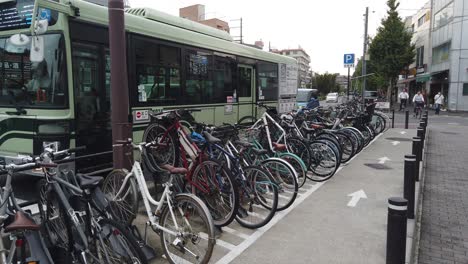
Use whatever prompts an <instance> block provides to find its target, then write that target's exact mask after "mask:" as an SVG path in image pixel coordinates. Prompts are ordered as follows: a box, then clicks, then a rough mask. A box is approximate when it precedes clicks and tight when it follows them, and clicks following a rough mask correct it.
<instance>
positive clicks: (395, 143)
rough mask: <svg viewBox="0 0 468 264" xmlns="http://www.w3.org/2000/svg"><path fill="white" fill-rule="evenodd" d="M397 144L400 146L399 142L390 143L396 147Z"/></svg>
mask: <svg viewBox="0 0 468 264" xmlns="http://www.w3.org/2000/svg"><path fill="white" fill-rule="evenodd" d="M398 144H400V141H393V142H392V145H393V146H396V145H398Z"/></svg>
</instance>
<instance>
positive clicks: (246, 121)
mask: <svg viewBox="0 0 468 264" xmlns="http://www.w3.org/2000/svg"><path fill="white" fill-rule="evenodd" d="M257 120H258V118H256V117H255V116H244V117H242V118H241V119H239V121H237V124H238V125H241V126H248V127H250V126H252V125H253V124H255V122H257Z"/></svg>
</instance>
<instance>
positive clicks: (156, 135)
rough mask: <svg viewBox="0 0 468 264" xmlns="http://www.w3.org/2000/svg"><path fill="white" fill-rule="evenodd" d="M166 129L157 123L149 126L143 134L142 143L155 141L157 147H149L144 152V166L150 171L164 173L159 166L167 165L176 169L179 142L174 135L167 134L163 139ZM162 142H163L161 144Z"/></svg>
mask: <svg viewBox="0 0 468 264" xmlns="http://www.w3.org/2000/svg"><path fill="white" fill-rule="evenodd" d="M166 131H167V129H166V128H165V127H164V126H163V125H161V124H158V123H154V124H151V125H149V126H148V127H147V128H146V129H145V132H144V133H143V139H142V140H143V141H144V142H151V141H156V142H158V144H159V145H157V146H153V147H150V149H149V151H146V155H145V156H146V161H147V162H146V163H145V165H146V166H147V167H148V168H149V169H150V170H151V171H153V172H154V171H158V172H161V171H164V170H163V169H162V168H161V167H160V166H162V165H165V164H169V165H171V166H174V167H177V166H178V165H179V161H180V150H179V147H178V146H179V142H178V141H177V139H176V137H175V135H173V134H172V133H171V132H169V133H168V134H167V135H166V137H163V136H164V134H165V133H166ZM162 141H164V142H162Z"/></svg>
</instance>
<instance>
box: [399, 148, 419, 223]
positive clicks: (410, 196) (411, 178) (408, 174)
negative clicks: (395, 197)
mask: <svg viewBox="0 0 468 264" xmlns="http://www.w3.org/2000/svg"><path fill="white" fill-rule="evenodd" d="M416 166H419V163H417V162H416V155H405V171H404V182H403V197H405V199H406V200H408V213H407V217H408V219H414V193H415V184H414V183H415V178H416V177H415V176H416V175H415V173H416V169H415V167H416Z"/></svg>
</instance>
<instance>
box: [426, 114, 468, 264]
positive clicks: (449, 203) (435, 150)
mask: <svg viewBox="0 0 468 264" xmlns="http://www.w3.org/2000/svg"><path fill="white" fill-rule="evenodd" d="M429 123H430V124H431V126H430V127H429V129H430V133H429V138H428V144H427V152H426V164H427V167H426V175H425V184H424V194H423V209H422V219H421V235H420V242H419V258H418V259H419V263H420V264H434V263H450V264H462V263H463V264H467V263H468V173H467V168H468V134H467V133H466V131H467V129H468V127H467V126H460V125H440V124H437V125H434V123H433V122H432V123H431V117H430V118H429ZM449 124H450V123H449ZM452 124H457V123H452Z"/></svg>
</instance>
